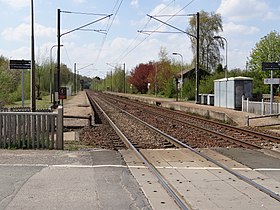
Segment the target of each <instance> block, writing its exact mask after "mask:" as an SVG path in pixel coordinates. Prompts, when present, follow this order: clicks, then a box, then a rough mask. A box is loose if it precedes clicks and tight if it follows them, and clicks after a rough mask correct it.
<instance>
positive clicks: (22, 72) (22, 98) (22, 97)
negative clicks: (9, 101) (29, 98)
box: [21, 69, 24, 107]
mask: <svg viewBox="0 0 280 210" xmlns="http://www.w3.org/2000/svg"><path fill="white" fill-rule="evenodd" d="M21 88H22V89H21V106H22V107H24V69H22V70H21Z"/></svg>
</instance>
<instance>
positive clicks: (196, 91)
mask: <svg viewBox="0 0 280 210" xmlns="http://www.w3.org/2000/svg"><path fill="white" fill-rule="evenodd" d="M198 97H199V12H197V13H196V66H195V103H196V104H197V103H199V101H198Z"/></svg>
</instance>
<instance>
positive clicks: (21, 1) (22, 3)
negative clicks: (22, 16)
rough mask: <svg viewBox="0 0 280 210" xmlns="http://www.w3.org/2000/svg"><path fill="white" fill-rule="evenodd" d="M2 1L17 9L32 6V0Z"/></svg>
mask: <svg viewBox="0 0 280 210" xmlns="http://www.w3.org/2000/svg"><path fill="white" fill-rule="evenodd" d="M0 1H1V2H3V3H5V4H8V5H10V6H11V7H14V8H16V9H20V8H23V7H27V6H30V0H0Z"/></svg>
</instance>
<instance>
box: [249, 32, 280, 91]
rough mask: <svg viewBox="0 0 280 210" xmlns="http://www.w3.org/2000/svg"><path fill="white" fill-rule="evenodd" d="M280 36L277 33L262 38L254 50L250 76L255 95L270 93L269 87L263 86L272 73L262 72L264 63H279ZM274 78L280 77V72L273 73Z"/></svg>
mask: <svg viewBox="0 0 280 210" xmlns="http://www.w3.org/2000/svg"><path fill="white" fill-rule="evenodd" d="M279 55H280V35H279V33H278V32H276V31H272V32H270V33H269V34H268V35H266V36H264V37H262V38H261V40H260V41H259V42H258V43H256V45H255V47H254V48H253V49H252V51H251V53H250V57H249V62H248V76H251V77H252V78H253V87H254V89H253V93H255V94H263V93H269V86H268V85H264V84H263V79H264V78H268V77H270V71H262V62H275V61H279ZM273 74H274V77H280V72H279V71H274V72H273Z"/></svg>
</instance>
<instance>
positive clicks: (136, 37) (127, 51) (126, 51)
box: [114, 0, 175, 62]
mask: <svg viewBox="0 0 280 210" xmlns="http://www.w3.org/2000/svg"><path fill="white" fill-rule="evenodd" d="M173 2H175V1H174V0H172V1H170V2H169V3H168V4H167V5H166V6H165V7H164V8H162V9H161V10H160V11H159V12H158V13H160V12H162V11H163V10H165V9H166V8H168V7H169V6H170V5H171V4H172V3H173ZM150 21H151V19H148V21H147V22H146V24H145V25H144V26H143V27H142V29H141V30H144V29H145V28H146V27H147V26H148V24H149V23H150ZM147 35H148V34H147ZM139 36H140V34H139V33H137V35H136V36H135V38H134V39H133V41H132V42H130V44H129V45H128V46H127V47H126V49H125V50H124V51H123V52H122V53H121V54H120V55H119V56H118V57H117V58H116V59H115V60H114V62H119V61H120V60H122V59H124V58H125V57H126V56H127V55H128V54H130V53H131V52H132V51H133V50H134V49H136V48H137V47H138V46H139V45H141V44H142V43H143V42H144V41H145V40H146V39H147V38H148V37H144V39H143V40H142V41H141V42H139V43H138V44H137V45H135V46H134V47H133V48H132V49H131V50H129V48H130V47H131V46H133V45H134V43H136V41H137V39H138V37H139Z"/></svg>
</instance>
